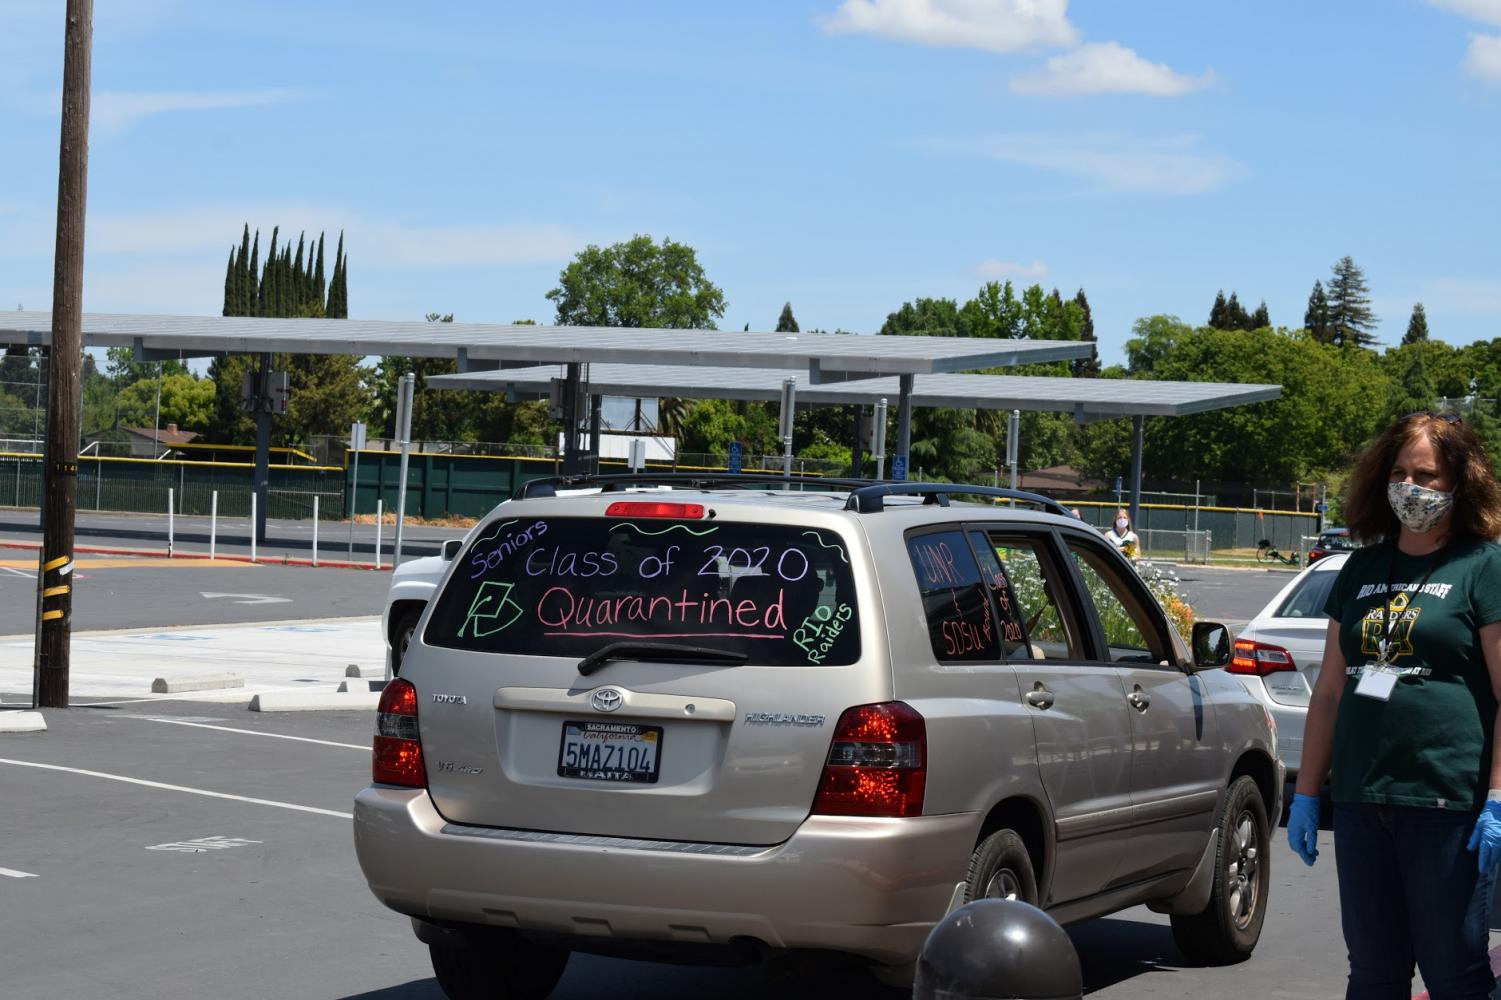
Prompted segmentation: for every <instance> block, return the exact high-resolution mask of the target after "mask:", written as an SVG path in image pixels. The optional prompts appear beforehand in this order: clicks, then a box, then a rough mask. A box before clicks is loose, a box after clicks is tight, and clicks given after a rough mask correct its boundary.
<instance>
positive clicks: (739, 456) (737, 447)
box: [730, 441, 745, 476]
mask: <svg viewBox="0 0 1501 1000" xmlns="http://www.w3.org/2000/svg"><path fill="white" fill-rule="evenodd" d="M744 467H745V446H744V445H742V444H741V443H740V442H739V441H731V442H730V475H732V476H738V475H740V472H741V470H742V469H743V468H744Z"/></svg>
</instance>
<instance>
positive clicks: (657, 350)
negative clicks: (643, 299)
mask: <svg viewBox="0 0 1501 1000" xmlns="http://www.w3.org/2000/svg"><path fill="white" fill-rule="evenodd" d="M81 332H82V342H83V346H85V347H130V348H133V349H134V350H135V354H136V359H137V360H139V361H161V360H172V359H178V358H193V357H200V358H201V357H212V356H216V355H223V354H252V355H257V356H258V357H259V358H260V369H259V373H258V375H257V378H256V386H257V390H256V402H255V410H256V414H257V419H256V472H255V488H256V495H257V498H258V499H257V512H258V516H257V520H258V522H259V523H258V524H257V525H256V534H257V536H258V537H259V538H261V539H264V538H265V510H266V503H265V499H266V498H265V489H266V483H267V480H268V477H269V471H268V470H269V458H268V449H269V446H270V434H271V424H270V412H269V408H268V406H267V403H266V400H267V399H268V398H269V391H268V389H269V378H268V376H269V372H270V365H271V356H272V355H273V354H344V355H355V356H359V357H365V356H370V355H407V356H415V357H435V358H454V359H455V360H456V361H457V363H458V366H459V371H460V372H463V373H474V372H477V371H483V370H486V369H489V370H499V369H502V368H504V367H505V366H507V365H517V364H521V365H536V364H539V363H547V364H562V365H564V366H565V376H564V377H565V383H566V390H565V399H564V407H565V410H566V411H567V412H570V413H573V412H577V407H576V405H574V403H575V401H576V399H577V394H578V389H579V385H580V365H581V364H586V363H596V362H598V363H615V364H627V365H662V364H668V365H674V364H675V365H684V366H695V370H702V369H698V368H697V366H705V368H709V367H717V368H726V367H730V368H733V367H743V368H759V369H773V368H774V369H792V370H797V371H800V372H803V373H806V375H805V377H806V379H807V380H808V382H809V384H812V385H825V384H829V383H837V382H840V381H842V380H849V379H864V378H868V377H871V376H877V375H887V376H893V375H894V376H896V377H897V392H896V393H895V394H896V395H897V396H898V399H899V419H898V437H899V439H900V441H899V444H898V449H899V453H900V454H905V453H906V450H907V445H908V440H909V435H910V420H909V417H910V412H911V406H910V392H911V388H912V385H913V381H912V380H913V378H914V376H916V375H923V374H933V373H939V372H962V371H972V370H974V369H977V368H996V367H1004V366H1010V365H1017V364H1028V363H1032V362H1042V361H1058V360H1070V359H1074V358H1083V357H1088V356H1089V354H1090V352H1091V350H1092V349H1093V346H1092V345H1091V344H1089V343H1087V342H1082V341H1044V340H1037V341H1028V340H989V339H976V338H966V337H862V336H851V335H839V334H814V333H759V332H755V333H753V332H741V333H734V332H723V331H718V330H663V329H640V328H616V327H585V326H533V325H516V324H498V323H443V324H435V323H427V322H402V321H390V320H349V319H272V318H264V317H245V316H154V315H132V314H121V313H85V314H84V316H83V323H82V331H81ZM51 340H52V314H51V313H50V312H42V311H23V310H17V311H16V312H8V313H0V344H11V345H19V346H28V347H46V346H48V345H49V344H50V343H51ZM575 440H576V438H575V436H574V435H571V434H570V435H568V436H567V441H568V449H567V451H566V453H565V458H566V461H565V465H566V466H567V467H569V471H573V468H572V467H573V465H574V462H575V461H576V458H577V450H576V445H575Z"/></svg>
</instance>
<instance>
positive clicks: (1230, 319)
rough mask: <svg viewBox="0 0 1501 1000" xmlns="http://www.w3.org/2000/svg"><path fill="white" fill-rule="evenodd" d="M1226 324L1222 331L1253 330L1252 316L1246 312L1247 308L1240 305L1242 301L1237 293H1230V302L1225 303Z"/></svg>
mask: <svg viewBox="0 0 1501 1000" xmlns="http://www.w3.org/2000/svg"><path fill="white" fill-rule="evenodd" d="M1225 323H1226V325H1225V326H1223V327H1220V329H1222V330H1249V329H1251V316H1250V314H1249V313H1247V312H1246V307H1245V306H1243V305H1241V304H1240V299H1239V298H1237V297H1236V295H1235V292H1233V291H1232V292H1231V293H1230V301H1228V302H1226V303H1225Z"/></svg>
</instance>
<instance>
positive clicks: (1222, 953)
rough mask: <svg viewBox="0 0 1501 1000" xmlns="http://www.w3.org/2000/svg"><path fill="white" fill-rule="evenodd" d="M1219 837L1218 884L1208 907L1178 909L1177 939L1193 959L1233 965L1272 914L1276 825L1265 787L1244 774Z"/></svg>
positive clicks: (1251, 947) (1236, 783) (1248, 952)
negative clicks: (1191, 911)
mask: <svg viewBox="0 0 1501 1000" xmlns="http://www.w3.org/2000/svg"><path fill="white" fill-rule="evenodd" d="M1219 826H1220V829H1219V833H1218V835H1217V837H1216V839H1217V840H1218V844H1217V845H1216V847H1215V859H1214V888H1213V889H1212V890H1211V891H1210V895H1209V905H1208V906H1207V907H1205V908H1204V911H1203V912H1202V913H1194V914H1173V917H1172V924H1173V940H1174V941H1176V942H1177V944H1178V949H1179V950H1180V951H1182V952H1183V954H1184V956H1185V957H1187V958H1188V960H1189V961H1191V962H1195V963H1198V964H1202V965H1233V964H1235V963H1236V962H1243V961H1245V960H1246V959H1248V958H1250V957H1251V952H1252V951H1254V950H1255V949H1256V942H1257V941H1259V940H1260V939H1261V925H1262V922H1263V921H1264V920H1265V919H1266V901H1267V890H1268V888H1269V887H1270V885H1271V875H1272V869H1271V866H1270V865H1269V864H1268V860H1269V848H1270V845H1271V831H1270V830H1269V829H1268V827H1267V818H1266V806H1265V805H1264V804H1263V803H1262V800H1261V790H1260V789H1258V788H1257V787H1256V782H1255V781H1252V780H1251V779H1250V778H1248V777H1244V776H1242V777H1239V778H1236V779H1235V781H1234V782H1233V783H1232V784H1231V785H1230V790H1229V792H1228V793H1227V794H1226V795H1225V806H1224V809H1223V810H1221V812H1220V824H1219Z"/></svg>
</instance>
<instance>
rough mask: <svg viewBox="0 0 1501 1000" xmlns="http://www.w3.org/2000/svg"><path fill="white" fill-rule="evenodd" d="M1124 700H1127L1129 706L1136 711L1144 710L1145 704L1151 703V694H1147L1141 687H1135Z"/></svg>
mask: <svg viewBox="0 0 1501 1000" xmlns="http://www.w3.org/2000/svg"><path fill="white" fill-rule="evenodd" d="M1126 701H1128V702H1129V703H1130V704H1131V707H1132V708H1134V709H1136V710H1137V711H1138V712H1145V711H1146V710H1147V706H1148V705H1150V704H1151V703H1152V696H1151V695H1149V694H1147V693H1146V692H1145V691H1143V690H1142V689H1141V688H1137V689H1136V690H1134V691H1132V692H1131V693H1130V694H1128V695H1126Z"/></svg>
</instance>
